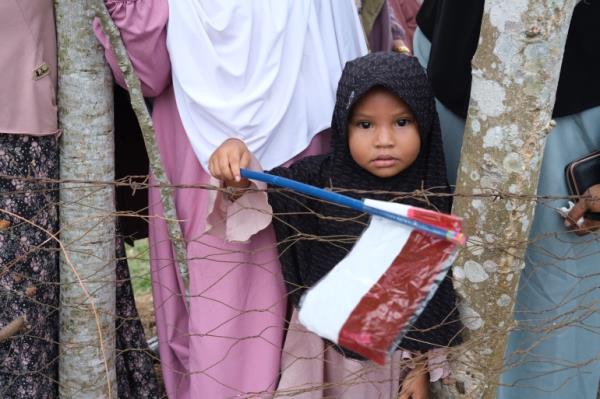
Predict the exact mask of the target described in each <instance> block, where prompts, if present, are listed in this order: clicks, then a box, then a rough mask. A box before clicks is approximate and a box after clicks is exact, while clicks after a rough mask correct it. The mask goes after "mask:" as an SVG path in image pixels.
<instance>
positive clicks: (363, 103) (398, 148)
mask: <svg viewBox="0 0 600 399" xmlns="http://www.w3.org/2000/svg"><path fill="white" fill-rule="evenodd" d="M348 145H349V147H350V154H351V155H352V158H353V159H354V161H355V162H356V163H357V164H358V165H359V166H360V167H362V168H363V169H365V170H367V171H369V172H370V173H371V174H373V175H375V176H377V177H383V178H385V177H392V176H396V175H397V174H398V173H400V172H402V171H403V170H405V169H406V168H408V167H409V166H410V165H412V163H413V162H414V161H415V160H416V159H417V156H418V155H419V150H420V148H421V138H420V136H419V127H418V126H417V121H416V119H415V117H414V115H413V114H412V112H411V111H410V108H409V107H408V105H406V103H405V102H404V101H402V100H401V99H400V98H398V97H397V96H395V95H394V94H392V93H391V92H390V91H388V90H386V89H384V88H375V89H373V90H371V91H369V92H368V93H367V94H366V95H365V96H364V97H363V98H361V99H360V100H359V101H358V102H357V103H356V104H355V105H354V108H353V110H352V115H351V116H350V121H349V124H348Z"/></svg>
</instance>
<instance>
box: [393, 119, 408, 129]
mask: <svg viewBox="0 0 600 399" xmlns="http://www.w3.org/2000/svg"><path fill="white" fill-rule="evenodd" d="M410 122H411V120H410V119H406V118H401V119H398V120H397V121H396V125H397V126H399V127H404V126H406V125H408V124H409V123H410Z"/></svg>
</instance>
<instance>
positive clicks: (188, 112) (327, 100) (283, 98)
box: [167, 0, 367, 170]
mask: <svg viewBox="0 0 600 399" xmlns="http://www.w3.org/2000/svg"><path fill="white" fill-rule="evenodd" d="M167 45H168V48H169V53H170V57H171V64H172V71H173V72H172V73H173V87H174V90H175V98H176V100H177V108H178V110H179V114H180V116H181V120H182V122H183V126H184V128H185V131H186V133H187V136H188V138H189V140H190V142H191V144H192V147H193V149H194V152H195V153H196V156H197V157H198V159H199V161H200V163H201V164H202V166H203V167H204V168H205V170H208V169H207V164H208V159H209V157H210V155H211V154H212V152H213V151H214V150H215V149H216V148H217V147H218V146H219V145H220V144H221V143H222V142H223V141H224V140H226V139H227V138H230V137H237V138H240V139H242V140H244V142H245V143H246V144H247V145H248V147H249V148H250V150H251V151H252V152H253V154H254V155H255V156H256V157H257V158H258V160H259V161H260V162H261V164H262V166H263V167H264V168H266V169H270V168H273V167H275V166H278V165H280V164H282V163H284V162H286V161H288V160H289V159H291V158H292V157H293V156H294V155H297V154H298V153H300V152H301V151H302V150H304V149H305V148H306V147H307V146H308V145H309V144H310V141H311V139H312V138H313V137H314V136H315V135H316V134H317V133H318V132H320V131H321V130H323V129H325V128H327V127H329V125H330V123H331V114H332V112H333V107H334V103H335V90H336V88H337V82H338V80H339V78H340V75H341V72H342V69H343V67H344V64H345V63H346V61H349V60H352V59H354V58H356V57H359V56H361V55H364V54H366V53H367V46H366V43H365V40H364V35H363V33H362V28H361V25H360V21H359V19H358V15H357V12H356V6H355V4H354V0H169V25H168V34H167Z"/></svg>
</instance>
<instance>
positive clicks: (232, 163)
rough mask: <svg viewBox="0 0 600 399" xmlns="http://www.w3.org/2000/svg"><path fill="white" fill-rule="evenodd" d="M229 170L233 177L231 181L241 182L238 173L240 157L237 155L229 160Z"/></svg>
mask: <svg viewBox="0 0 600 399" xmlns="http://www.w3.org/2000/svg"><path fill="white" fill-rule="evenodd" d="M229 168H230V171H231V175H232V176H233V180H235V181H236V182H239V181H240V180H242V176H241V173H240V157H239V156H237V154H236V155H235V156H232V157H231V158H229Z"/></svg>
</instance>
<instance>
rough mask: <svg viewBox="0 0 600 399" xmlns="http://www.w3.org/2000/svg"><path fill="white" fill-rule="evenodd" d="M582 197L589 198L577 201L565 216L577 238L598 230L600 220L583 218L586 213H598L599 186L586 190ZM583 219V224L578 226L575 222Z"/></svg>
mask: <svg viewBox="0 0 600 399" xmlns="http://www.w3.org/2000/svg"><path fill="white" fill-rule="evenodd" d="M584 196H587V197H591V198H586V199H580V200H579V201H577V203H576V204H575V206H574V207H573V209H571V212H569V214H568V215H567V219H566V220H567V222H568V223H569V225H570V227H571V229H572V230H573V231H574V232H575V234H577V235H578V236H582V235H585V234H588V233H590V232H592V231H594V230H598V229H600V220H592V219H587V218H585V217H584V215H585V213H586V212H597V213H600V184H595V185H593V186H592V187H590V188H588V189H587V191H586V192H585V193H584ZM582 217H583V218H584V220H583V224H582V225H580V226H578V225H577V221H578V220H579V219H580V218H582Z"/></svg>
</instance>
